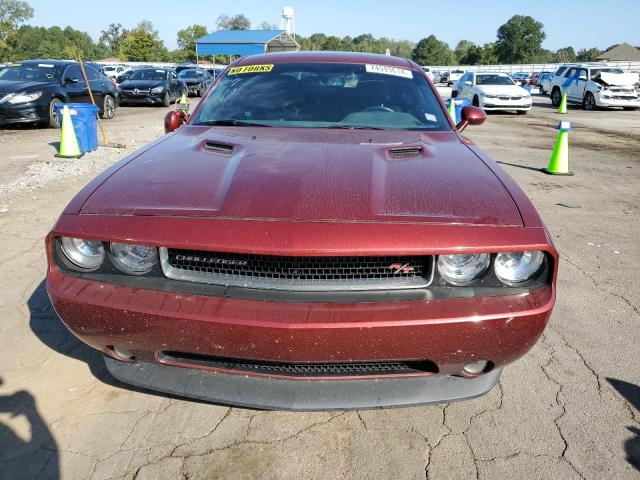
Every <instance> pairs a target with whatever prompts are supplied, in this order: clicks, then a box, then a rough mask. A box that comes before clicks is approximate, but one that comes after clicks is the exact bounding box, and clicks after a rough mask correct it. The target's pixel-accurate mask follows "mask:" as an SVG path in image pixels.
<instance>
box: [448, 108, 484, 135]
mask: <svg viewBox="0 0 640 480" xmlns="http://www.w3.org/2000/svg"><path fill="white" fill-rule="evenodd" d="M460 116H461V117H462V120H460V123H458V124H457V125H456V130H457V131H459V132H461V131H463V130H464V129H465V128H467V125H482V124H483V123H484V121H485V120H486V119H487V115H486V114H485V113H484V110H482V109H481V108H478V107H464V108H463V109H462V112H461V114H460Z"/></svg>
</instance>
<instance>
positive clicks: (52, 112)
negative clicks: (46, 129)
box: [49, 98, 62, 128]
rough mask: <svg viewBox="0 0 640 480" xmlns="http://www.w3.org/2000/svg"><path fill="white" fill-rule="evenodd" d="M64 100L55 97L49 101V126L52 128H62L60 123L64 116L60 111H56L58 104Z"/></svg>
mask: <svg viewBox="0 0 640 480" xmlns="http://www.w3.org/2000/svg"><path fill="white" fill-rule="evenodd" d="M61 103H62V101H61V100H60V99H59V98H54V99H53V100H51V103H49V126H50V127H51V128H60V124H61V123H62V118H60V115H59V114H58V112H56V105H60V104H61Z"/></svg>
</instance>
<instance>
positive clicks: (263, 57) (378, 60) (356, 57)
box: [234, 52, 413, 68]
mask: <svg viewBox="0 0 640 480" xmlns="http://www.w3.org/2000/svg"><path fill="white" fill-rule="evenodd" d="M262 63H266V64H269V63H370V64H374V65H389V66H392V67H402V68H413V64H412V63H411V62H410V61H409V60H407V59H405V58H400V57H392V56H389V55H379V54H376V53H360V52H277V53H263V54H259V55H249V56H247V57H242V58H241V59H239V60H238V61H237V62H235V63H234V65H235V66H241V65H256V64H262Z"/></svg>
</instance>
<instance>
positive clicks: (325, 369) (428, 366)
mask: <svg viewBox="0 0 640 480" xmlns="http://www.w3.org/2000/svg"><path fill="white" fill-rule="evenodd" d="M158 357H159V358H160V360H162V361H163V362H166V363H174V364H186V365H193V366H196V367H205V368H213V369H221V370H233V371H238V372H250V373H257V374H262V375H281V376H286V377H359V376H378V375H416V374H434V373H438V366H437V365H436V364H435V363H434V362H432V361H430V360H414V361H411V360H409V361H382V362H340V363H286V362H267V361H261V360H245V359H237V358H223V357H213V356H209V355H201V354H196V353H184V352H168V351H166V352H160V353H159V355H158Z"/></svg>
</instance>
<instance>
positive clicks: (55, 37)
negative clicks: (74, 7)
mask: <svg viewBox="0 0 640 480" xmlns="http://www.w3.org/2000/svg"><path fill="white" fill-rule="evenodd" d="M78 50H80V53H81V54H82V56H83V58H85V59H87V60H96V59H98V58H102V57H104V56H105V54H106V53H107V52H106V49H105V48H104V47H101V46H99V45H96V44H95V43H94V41H93V39H92V38H91V37H90V36H89V35H88V34H87V33H85V32H81V31H79V30H75V29H73V28H71V27H66V28H65V29H64V30H63V29H61V28H60V27H55V26H54V27H51V28H44V27H32V26H31V25H22V26H21V27H20V28H19V29H18V30H16V31H15V32H13V33H12V34H11V35H10V36H9V38H8V39H7V52H6V54H5V58H6V59H8V60H23V59H27V58H52V59H75V58H76V54H77V51H78Z"/></svg>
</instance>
